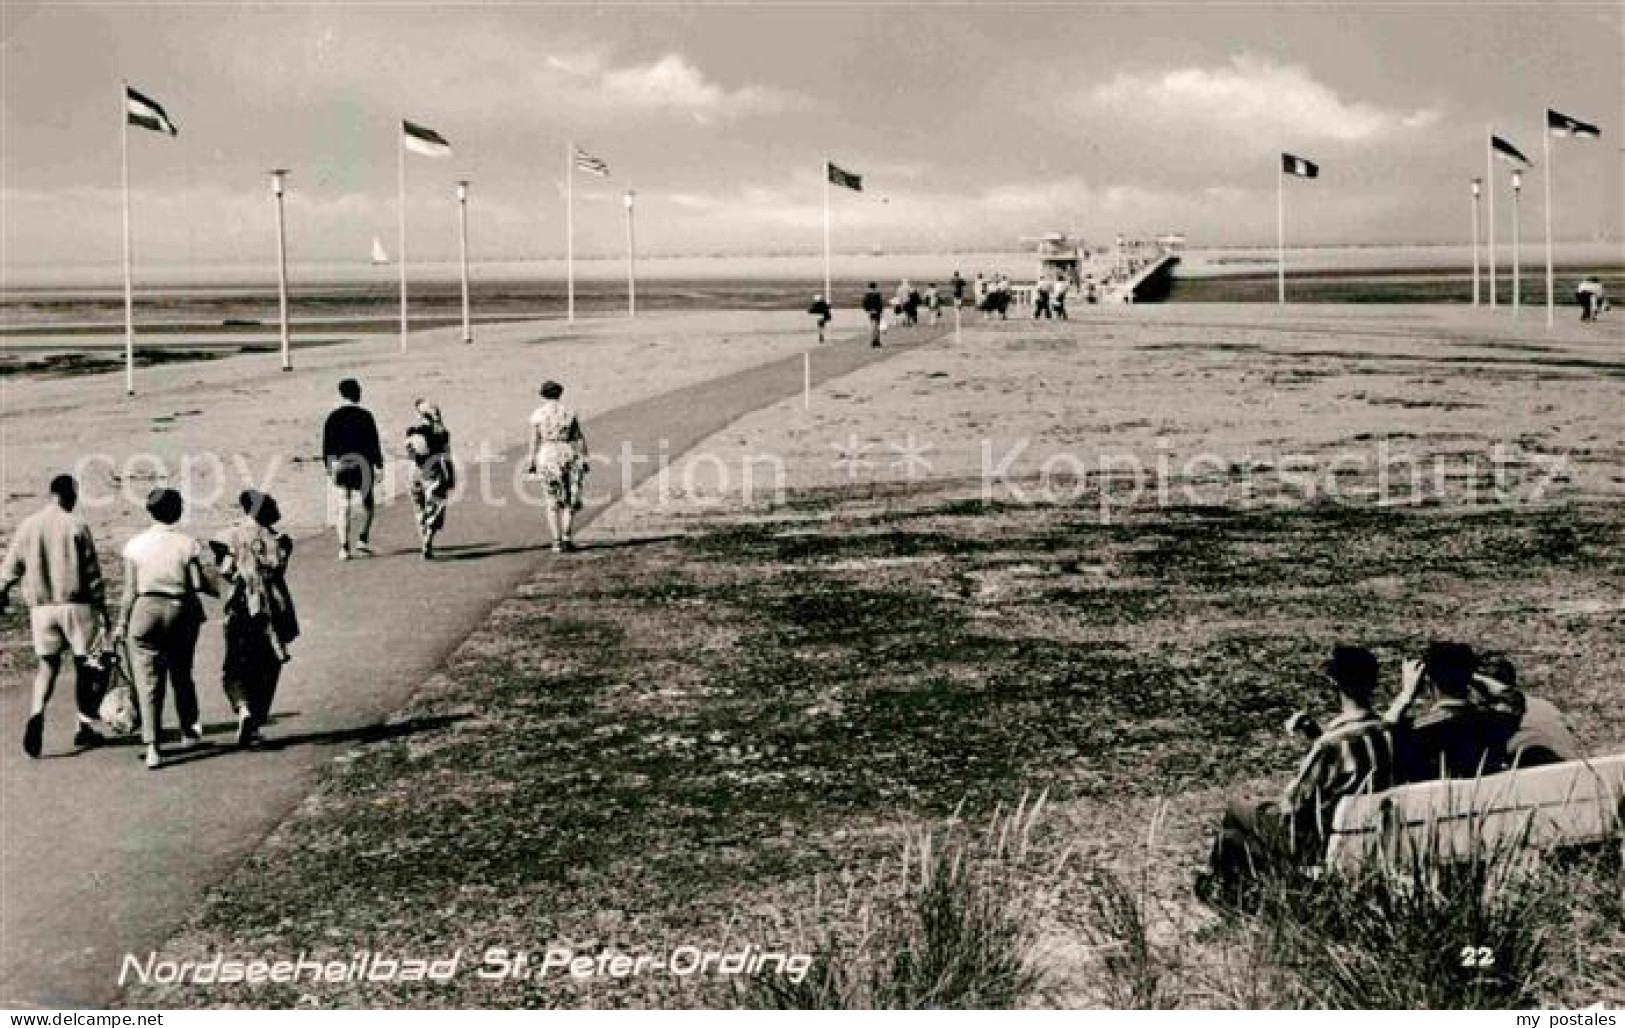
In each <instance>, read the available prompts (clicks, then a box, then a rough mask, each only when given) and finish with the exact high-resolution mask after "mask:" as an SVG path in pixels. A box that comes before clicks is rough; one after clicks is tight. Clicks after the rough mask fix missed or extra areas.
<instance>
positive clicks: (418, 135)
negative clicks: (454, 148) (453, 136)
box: [401, 121, 451, 157]
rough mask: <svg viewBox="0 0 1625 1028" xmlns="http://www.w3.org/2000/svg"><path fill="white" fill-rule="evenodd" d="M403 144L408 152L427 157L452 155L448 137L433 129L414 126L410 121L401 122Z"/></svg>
mask: <svg viewBox="0 0 1625 1028" xmlns="http://www.w3.org/2000/svg"><path fill="white" fill-rule="evenodd" d="M401 144H402V145H403V146H405V147H406V148H407V149H408V150H410V151H412V152H413V153H416V154H422V155H423V156H425V157H448V156H450V155H451V144H450V143H448V142H446V137H445V136H442V135H441V134H440V133H438V132H436V131H435V130H434V129H432V128H425V127H424V126H422V125H414V124H412V123H411V122H410V121H403V122H401Z"/></svg>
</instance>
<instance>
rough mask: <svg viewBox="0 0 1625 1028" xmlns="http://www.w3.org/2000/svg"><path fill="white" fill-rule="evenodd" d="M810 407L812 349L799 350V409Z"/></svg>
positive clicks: (808, 408)
mask: <svg viewBox="0 0 1625 1028" xmlns="http://www.w3.org/2000/svg"><path fill="white" fill-rule="evenodd" d="M811 408H812V351H811V350H803V351H801V409H802V410H810V409H811Z"/></svg>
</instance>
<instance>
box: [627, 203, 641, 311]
mask: <svg viewBox="0 0 1625 1028" xmlns="http://www.w3.org/2000/svg"><path fill="white" fill-rule="evenodd" d="M636 195H637V194H636V193H634V192H633V191H632V190H630V189H628V190H627V191H626V316H627V317H629V318H635V317H637V316H638V244H637V235H636V234H635V233H634V231H633V228H632V198H633V197H635V196H636Z"/></svg>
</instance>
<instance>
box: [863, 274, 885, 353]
mask: <svg viewBox="0 0 1625 1028" xmlns="http://www.w3.org/2000/svg"><path fill="white" fill-rule="evenodd" d="M863 312H864V313H865V314H867V315H869V345H870V346H879V345H880V319H881V317H882V316H883V315H884V314H885V313H886V299H885V297H883V296H881V295H880V287H879V286H878V285H876V284H875V283H873V282H870V283H869V290H868V292H866V293H864V294H863Z"/></svg>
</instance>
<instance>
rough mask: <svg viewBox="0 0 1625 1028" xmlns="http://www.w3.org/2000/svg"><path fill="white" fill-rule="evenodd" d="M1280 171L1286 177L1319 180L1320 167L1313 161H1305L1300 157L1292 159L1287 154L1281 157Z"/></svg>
mask: <svg viewBox="0 0 1625 1028" xmlns="http://www.w3.org/2000/svg"><path fill="white" fill-rule="evenodd" d="M1281 170H1282V171H1284V172H1286V173H1287V174H1288V175H1296V176H1298V177H1299V178H1319V177H1320V165H1318V164H1316V163H1315V162H1314V161H1306V160H1304V159H1303V158H1302V157H1294V156H1292V155H1291V154H1289V153H1284V154H1282V155H1281Z"/></svg>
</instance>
